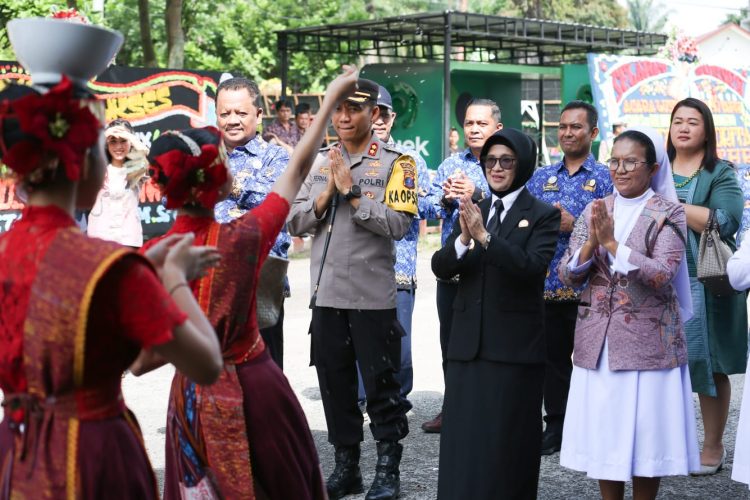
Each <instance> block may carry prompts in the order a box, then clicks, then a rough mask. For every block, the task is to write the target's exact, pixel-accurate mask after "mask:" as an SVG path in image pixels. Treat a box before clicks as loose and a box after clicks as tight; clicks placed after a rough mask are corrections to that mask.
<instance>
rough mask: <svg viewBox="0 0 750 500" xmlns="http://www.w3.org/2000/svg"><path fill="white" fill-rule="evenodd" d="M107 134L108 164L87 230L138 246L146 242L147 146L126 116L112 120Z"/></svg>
mask: <svg viewBox="0 0 750 500" xmlns="http://www.w3.org/2000/svg"><path fill="white" fill-rule="evenodd" d="M104 134H105V137H106V140H107V147H106V154H107V159H108V160H109V164H108V165H107V174H106V177H105V179H104V184H103V185H102V188H101V190H100V191H99V194H98V195H97V197H96V203H95V204H94V207H93V208H92V209H91V212H90V213H89V218H88V230H87V233H88V235H89V236H92V237H94V238H101V239H103V240H108V241H115V242H117V243H120V244H121V245H126V246H129V247H135V248H138V247H140V246H141V245H143V228H142V226H141V215H140V211H139V210H138V196H139V192H140V189H141V186H142V185H143V183H144V182H145V180H146V179H147V177H146V174H147V172H148V161H147V160H146V155H147V154H148V148H146V146H144V145H143V144H142V143H141V142H140V141H139V140H138V138H137V137H136V136H135V133H134V132H133V127H132V126H131V125H130V123H129V122H128V121H127V120H122V119H117V120H113V121H112V122H110V123H109V125H107V128H106V130H105V132H104Z"/></svg>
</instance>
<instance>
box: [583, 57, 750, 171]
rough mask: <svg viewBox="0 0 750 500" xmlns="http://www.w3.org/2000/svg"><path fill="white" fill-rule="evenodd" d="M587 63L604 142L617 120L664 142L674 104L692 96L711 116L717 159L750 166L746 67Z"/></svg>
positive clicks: (612, 60) (629, 60)
mask: <svg viewBox="0 0 750 500" xmlns="http://www.w3.org/2000/svg"><path fill="white" fill-rule="evenodd" d="M588 59H589V74H590V77H591V90H592V92H593V95H594V104H595V105H596V107H597V109H598V111H599V126H600V130H601V133H602V134H603V138H602V139H603V140H607V139H610V138H611V135H612V127H611V124H612V123H614V122H615V121H623V122H625V123H627V124H628V125H635V124H641V125H648V126H651V127H653V128H655V129H657V130H659V131H660V132H661V133H662V134H663V135H664V137H665V138H666V136H667V132H668V130H669V117H670V115H671V113H672V108H673V107H674V105H675V104H676V103H677V102H678V101H680V100H682V99H684V98H686V97H695V98H697V99H700V100H702V101H703V102H705V103H706V104H708V106H709V108H711V111H712V112H713V116H714V122H715V124H716V133H717V141H718V148H719V156H720V157H721V158H724V159H726V160H729V161H731V162H733V163H735V164H737V165H739V164H746V163H750V132H749V131H748V128H747V127H748V126H750V107H749V105H750V89H749V88H748V83H749V82H748V68H724V67H720V66H716V65H712V64H701V63H698V64H695V63H688V62H685V61H674V62H673V61H670V60H667V59H658V58H648V57H632V56H609V55H599V54H589V56H588Z"/></svg>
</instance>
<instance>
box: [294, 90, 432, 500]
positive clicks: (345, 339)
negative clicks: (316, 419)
mask: <svg viewBox="0 0 750 500" xmlns="http://www.w3.org/2000/svg"><path fill="white" fill-rule="evenodd" d="M377 97H378V85H377V84H376V83H375V82H372V81H370V80H365V79H360V80H359V81H358V89H357V91H356V92H355V93H354V94H353V95H351V96H350V97H349V98H347V99H346V100H345V101H344V102H343V103H341V104H340V105H339V106H338V107H337V109H336V111H335V112H334V114H333V126H334V128H335V129H336V132H337V134H338V136H339V138H340V142H339V143H337V144H334V145H333V146H331V147H328V148H324V149H322V150H321V152H320V154H319V155H318V158H317V159H316V161H315V163H314V164H313V167H312V169H311V171H310V175H309V176H308V178H307V180H306V181H305V183H304V185H303V186H302V189H301V190H300V193H299V195H298V196H297V199H296V200H295V202H294V204H293V205H292V209H291V212H290V214H289V218H288V220H287V222H288V229H289V232H290V233H291V234H292V235H301V234H303V233H313V234H314V236H313V244H312V255H311V263H310V275H311V284H312V287H313V291H312V294H313V298H312V309H313V313H312V323H311V334H312V354H311V358H312V362H313V364H314V365H315V368H316V370H317V373H318V382H319V384H320V392H321V396H322V399H323V409H324V411H325V415H326V423H327V426H328V441H329V442H330V443H331V444H333V445H334V448H335V462H336V466H335V469H334V471H333V473H332V474H331V476H330V477H329V478H328V482H327V488H328V494H329V496H330V498H332V499H335V498H341V497H343V496H345V495H349V494H352V493H361V492H362V491H363V489H364V488H363V484H362V476H361V473H360V469H359V454H360V448H359V446H360V442H361V441H362V440H363V433H362V424H363V417H362V413H361V412H360V410H359V408H358V406H357V369H356V363H357V362H358V363H359V366H360V369H361V372H362V379H363V383H364V387H365V393H366V396H367V412H368V414H369V417H370V421H371V423H370V430H371V431H372V434H373V437H374V438H375V439H376V441H377V450H378V463H377V466H376V474H375V480H374V481H373V483H372V486H371V487H370V490H369V491H368V493H367V496H366V499H367V500H380V499H390V498H396V497H397V496H398V494H399V488H400V479H399V463H400V460H401V453H402V450H403V447H402V445H401V444H399V441H400V440H401V439H402V438H403V437H405V436H406V434H407V433H408V432H409V428H408V422H407V418H406V412H407V411H408V406H407V405H406V403H405V402H404V400H403V399H402V398H400V397H399V393H400V389H401V387H400V384H399V382H398V380H397V378H396V376H395V375H396V372H397V371H398V369H399V366H400V357H401V352H400V351H401V337H402V336H403V328H401V326H400V324H399V323H398V321H397V319H396V279H395V274H394V267H393V266H394V260H395V254H394V240H398V239H401V238H402V237H403V236H404V235H405V234H406V232H407V231H408V229H409V226H410V225H411V222H412V220H413V218H414V216H415V215H416V214H417V189H416V187H417V169H416V163H415V160H414V159H413V158H412V157H411V156H409V155H402V154H401V153H399V152H398V151H397V150H396V149H395V148H394V147H393V146H389V145H387V144H386V143H384V142H382V141H380V140H379V139H378V138H377V137H376V136H374V135H373V134H372V131H371V128H372V124H373V122H374V121H375V120H376V119H377V118H378V114H379V109H378V107H377V105H376V101H377ZM334 215H335V217H333V216H334ZM331 220H333V223H331ZM327 239H329V245H328V246H327V252H325V251H324V248H325V247H326V240H327ZM321 265H322V274H320V282H319V286H317V285H316V283H317V282H318V275H319V273H320V269H321Z"/></svg>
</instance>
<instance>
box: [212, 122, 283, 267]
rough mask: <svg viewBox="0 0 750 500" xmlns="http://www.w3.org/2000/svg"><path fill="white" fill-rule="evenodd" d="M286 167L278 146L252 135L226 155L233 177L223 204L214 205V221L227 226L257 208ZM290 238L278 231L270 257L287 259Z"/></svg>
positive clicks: (281, 149) (281, 151)
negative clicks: (247, 140)
mask: <svg viewBox="0 0 750 500" xmlns="http://www.w3.org/2000/svg"><path fill="white" fill-rule="evenodd" d="M287 163H289V155H288V154H287V152H286V150H285V149H284V148H282V147H280V146H275V145H273V144H269V143H267V142H266V141H264V140H263V139H262V138H261V137H260V135H258V134H256V135H255V137H253V138H252V139H251V140H250V141H249V142H248V143H247V144H245V145H244V146H239V147H237V148H234V150H233V151H232V152H231V153H229V170H230V171H231V172H232V175H233V176H234V181H233V182H232V192H231V193H230V194H229V197H228V198H227V199H226V200H223V201H220V202H219V203H217V204H216V208H215V209H214V212H215V215H216V220H217V221H219V222H221V223H226V222H230V221H232V220H234V219H236V218H237V217H239V216H240V215H242V214H244V213H245V212H247V211H248V210H251V209H253V208H255V207H257V206H258V205H260V204H261V203H262V202H263V200H265V199H266V196H268V193H270V192H271V188H272V187H273V184H274V183H275V182H276V179H278V178H279V176H280V175H281V173H282V172H283V171H284V169H285V168H286V165H287ZM291 242H292V238H291V237H290V236H289V233H288V232H287V230H286V226H284V228H283V229H282V230H281V232H280V233H279V236H278V237H277V238H276V242H275V243H274V245H273V248H272V249H271V255H275V256H276V257H281V258H284V259H286V258H287V251H288V250H289V245H290V243H291Z"/></svg>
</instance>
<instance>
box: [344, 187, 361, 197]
mask: <svg viewBox="0 0 750 500" xmlns="http://www.w3.org/2000/svg"><path fill="white" fill-rule="evenodd" d="M361 196H362V189H361V188H360V187H359V186H358V185H356V184H352V187H350V188H349V192H348V193H346V194H345V195H344V199H345V200H346V201H349V200H351V199H352V198H359V197H361Z"/></svg>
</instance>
